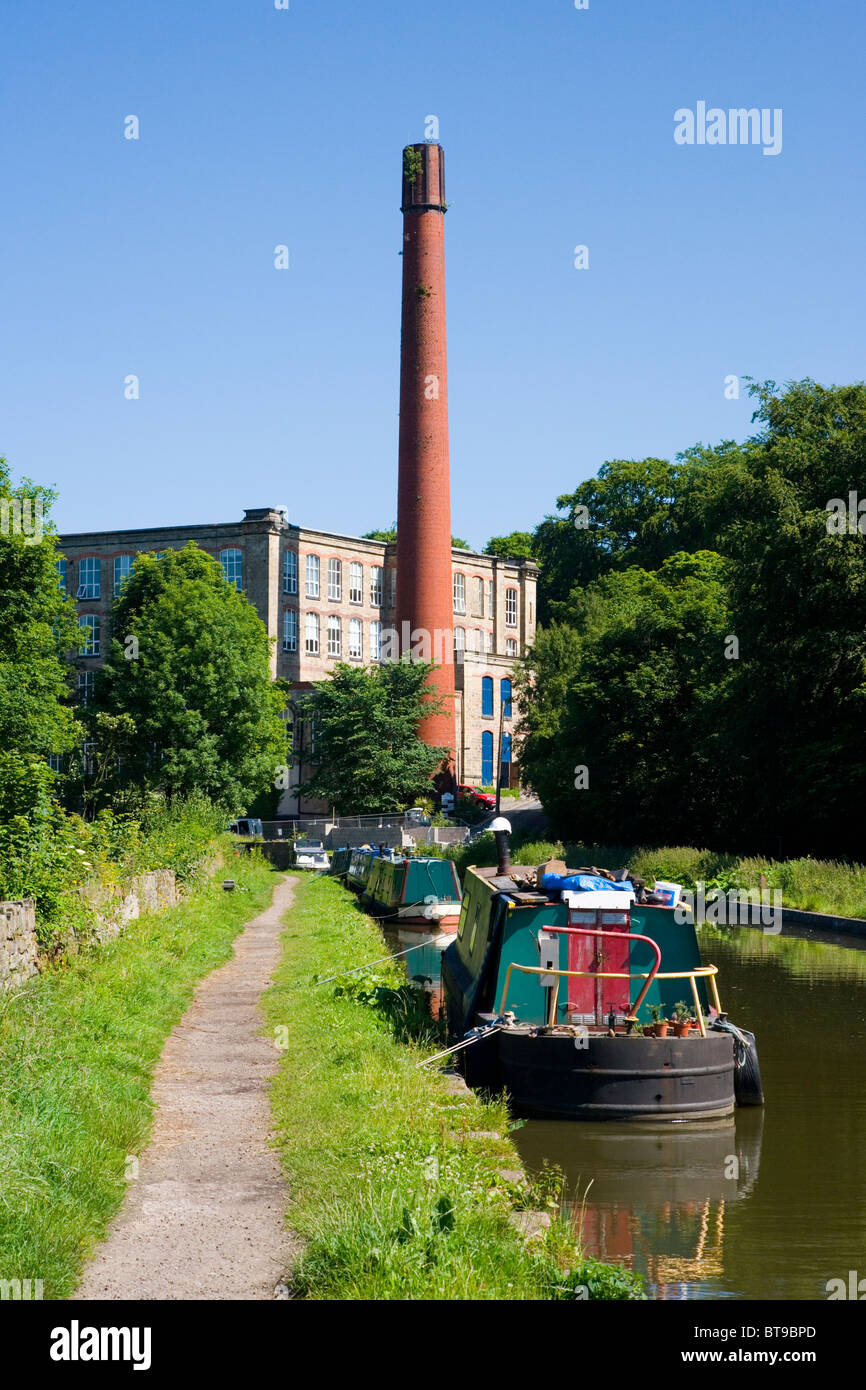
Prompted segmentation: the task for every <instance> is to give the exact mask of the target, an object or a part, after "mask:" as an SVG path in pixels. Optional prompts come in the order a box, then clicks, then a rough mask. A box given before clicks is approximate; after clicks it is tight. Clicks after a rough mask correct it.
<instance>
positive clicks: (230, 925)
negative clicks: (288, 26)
mask: <svg viewBox="0 0 866 1390" xmlns="http://www.w3.org/2000/svg"><path fill="white" fill-rule="evenodd" d="M232 871H233V873H234V876H235V879H236V882H237V889H236V891H235V892H234V893H225V892H224V891H223V889H222V887H221V883H220V882H219V881H217V882H211V883H210V884H208V885H205V886H203V887H201V888H199V889H198V891H196V892H195V893H194V894H193V895H192V896H190V897H189V898H187V899H186V900H185V901H184V902H183V903H182V904H181V905H180V906H178V907H175V908H173V909H171V910H169V911H168V912H165V913H162V914H161V915H159V916H147V917H141V918H139V919H137V920H136V921H133V922H131V923H130V924H129V925H128V926H127V927H126V929H125V930H124V932H123V934H122V936H120V937H118V939H117V940H116V941H113V942H111V943H109V944H106V945H104V946H102V947H98V948H93V949H90V950H86V951H84V952H83V953H82V954H81V955H78V956H75V957H73V958H72V959H71V960H70V961H69V962H68V963H67V964H65V965H61V966H56V967H53V968H50V969H48V970H47V971H46V973H45V974H44V975H42V976H40V977H36V978H34V980H33V981H32V982H31V983H30V984H29V985H28V986H27V987H26V988H25V989H22V990H20V991H17V992H15V993H12V994H9V995H6V996H0V1279H16V1278H17V1279H27V1278H30V1279H42V1280H43V1281H44V1294H45V1297H46V1298H68V1297H69V1296H70V1295H71V1294H72V1293H73V1292H74V1289H75V1287H76V1284H77V1282H78V1276H79V1274H80V1271H81V1269H82V1267H83V1265H84V1263H85V1261H86V1259H87V1258H88V1256H89V1254H90V1253H91V1251H92V1250H93V1248H94V1246H95V1245H96V1243H97V1242H98V1241H99V1240H100V1239H101V1238H102V1237H103V1236H104V1234H105V1231H106V1228H107V1226H108V1223H109V1221H110V1220H111V1218H112V1217H113V1216H114V1214H115V1212H116V1211H117V1209H118V1207H119V1206H120V1203H121V1201H122V1200H123V1196H124V1191H125V1182H124V1174H125V1168H126V1162H127V1157H128V1156H134V1155H137V1154H138V1153H139V1152H140V1151H141V1149H142V1146H143V1145H144V1142H145V1140H146V1137H147V1133H148V1130H149V1127H150V1120H151V1113H152V1107H151V1101H150V1096H149V1091H150V1083H151V1076H152V1073H153V1069H154V1067H155V1065H156V1062H157V1060H158V1058H159V1056H160V1053H161V1052H162V1047H163V1043H164V1042H165V1039H166V1037H167V1035H168V1033H169V1032H170V1031H171V1029H172V1028H173V1026H174V1025H175V1024H176V1023H177V1022H178V1020H179V1019H180V1018H181V1016H182V1014H183V1013H184V1011H185V1010H186V1008H187V1005H188V1004H189V1002H190V999H191V997H192V992H193V987H194V986H195V984H196V982H197V981H198V980H200V979H201V978H202V977H203V976H204V975H206V974H207V973H208V972H209V971H210V970H212V969H213V968H214V967H215V966H217V965H219V964H221V963H222V962H223V961H225V960H227V959H228V958H229V956H230V954H231V945H232V941H233V939H234V937H235V936H236V935H237V933H238V931H239V930H240V928H241V927H242V926H243V924H244V923H245V922H246V921H248V920H249V918H250V917H252V916H254V915H255V914H256V913H257V912H259V911H260V910H261V908H262V907H263V906H264V905H265V904H266V903H267V901H268V900H269V897H270V893H271V891H272V886H273V883H274V875H273V872H272V871H271V870H270V868H269V867H268V866H267V865H265V864H264V863H263V862H262V860H261V859H260V858H259V857H251V858H246V859H243V860H238V861H237V865H236V866H235V865H234V864H233V866H232Z"/></svg>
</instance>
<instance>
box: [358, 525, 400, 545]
mask: <svg viewBox="0 0 866 1390" xmlns="http://www.w3.org/2000/svg"><path fill="white" fill-rule="evenodd" d="M363 539H364V540H365V541H385V543H386V544H393V543H394V541H396V539H397V523H396V521H393V522H392V523H391V525H390V526H386V527H384V528H383V529H381V530H379V531H365V532H364V536H363Z"/></svg>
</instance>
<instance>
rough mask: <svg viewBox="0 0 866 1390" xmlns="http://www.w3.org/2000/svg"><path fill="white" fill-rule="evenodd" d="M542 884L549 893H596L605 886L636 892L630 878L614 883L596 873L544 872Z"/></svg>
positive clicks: (622, 891) (616, 889) (620, 890)
mask: <svg viewBox="0 0 866 1390" xmlns="http://www.w3.org/2000/svg"><path fill="white" fill-rule="evenodd" d="M541 886H542V888H544V889H546V890H547V891H548V892H549V893H561V892H563V891H566V890H567V891H568V892H570V893H590V892H593V893H594V892H597V891H598V889H604V888H610V889H612V890H613V891H614V892H617V893H633V892H634V888H633V886H632V884H631V882H630V880H629V879H623V880H622V881H621V882H618V883H612V882H611V881H610V879H609V878H600V877H599V876H598V875H596V874H543V875H542V879H541Z"/></svg>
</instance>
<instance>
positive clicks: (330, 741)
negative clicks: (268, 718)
mask: <svg viewBox="0 0 866 1390" xmlns="http://www.w3.org/2000/svg"><path fill="white" fill-rule="evenodd" d="M431 669H432V667H431V666H430V665H429V664H428V663H425V662H420V661H419V662H403V661H398V662H387V663H385V664H384V665H382V666H374V667H372V668H370V669H368V670H365V669H363V668H360V667H357V666H350V665H348V664H346V663H345V662H341V663H339V664H338V665H337V666H335V667H334V675H333V679H331V680H328V681H323V682H321V684H319V685H317V686H316V688H315V690H314V692H313V693H312V694H311V695H309V696H307V697H305V698H302V699H301V700H300V702H299V704H300V714H301V718H302V719H304V720H305V721H306V723H307V724H308V725H309V726H310V727H311V728H312V729H313V730H314V734H315V736H314V740H313V751H312V752H311V753H305V754H304V761H305V762H309V763H311V764H312V765H313V767H314V769H315V771H314V773H313V775H312V776H311V777H310V778H309V780H308V781H307V782H306V783H305V785H304V786H303V788H302V790H303V794H304V795H305V796H313V797H321V798H322V799H323V800H324V801H327V802H328V804H329V805H331V806H334V807H336V808H337V810H338V811H339V812H341V813H342V814H343V815H363V814H367V813H373V812H376V811H396V810H399V809H400V808H402V807H404V806H406V805H408V804H411V802H412V801H414V800H415V799H416V798H417V797H418V796H420V795H424V794H425V793H429V791H430V778H431V777H432V775H433V773H434V771H435V770H436V768H437V767H438V766H439V764H440V763H441V761H442V758H443V757H444V756H445V755H446V753H447V751H448V750H447V749H445V748H433V747H430V746H429V745H428V744H426V743H422V742H421V740H420V739H419V737H418V734H417V728H418V724H419V721H420V720H421V718H422V717H423V716H424V715H425V714H428V713H429V712H430V709H431V705H433V704H438V701H437V699H436V697H435V696H433V695H431V693H430V689H429V687H428V686H427V684H426V681H427V676H428V673H429V672H430V671H431Z"/></svg>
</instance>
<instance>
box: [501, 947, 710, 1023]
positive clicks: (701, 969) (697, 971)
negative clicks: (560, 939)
mask: <svg viewBox="0 0 866 1390" xmlns="http://www.w3.org/2000/svg"><path fill="white" fill-rule="evenodd" d="M512 970H519V971H520V972H521V974H523V975H555V976H556V987H555V989H553V990H551V999H550V1009H549V1011H548V1017H547V1026H548V1027H549V1028H552V1027H553V1026H554V1024H555V1023H556V1011H557V1009H558V1007H559V981H560V979H562V978H563V977H565V978H566V979H589V980H646V979H647V978H648V977H649V976H650V975H652V974H653V972H652V971H646V970H643V971H634V972H627V971H623V970H549V969H548V968H547V967H546V966H543V965H520V964H519V963H518V962H517V961H514V960H513V961H511V963H510V964H509V966H508V970H507V972H506V975H505V984H504V985H503V987H502V1000H501V1002H500V1005H499V1014H500V1017H501V1016H502V1015H503V1014H504V1013H505V1001H506V999H507V998H508V986H509V984H510V983H511V972H512ZM718 973H719V971H718V966H715V965H696V966H695V968H694V969H693V970H659V971H658V972H656V973H655V979H657V980H688V981H689V983H690V984H691V987H692V998H693V999H694V1004H695V1017H696V1018H697V1020H698V1027H699V1029H700V1032H701V1037H702V1038H705V1037H706V1036H707V1028H706V1024H705V1022H704V1013H703V1009H702V1008H701V1001H700V995H699V994H698V983H697V982H698V979H706V980H709V982H710V990H711V992H712V996H713V1006H714V1008H715V1010H716V1012H717V1013H721V1012H722V1005H721V1002H720V1000H719V990H718V986H717V984H716V976H717V975H718Z"/></svg>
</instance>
